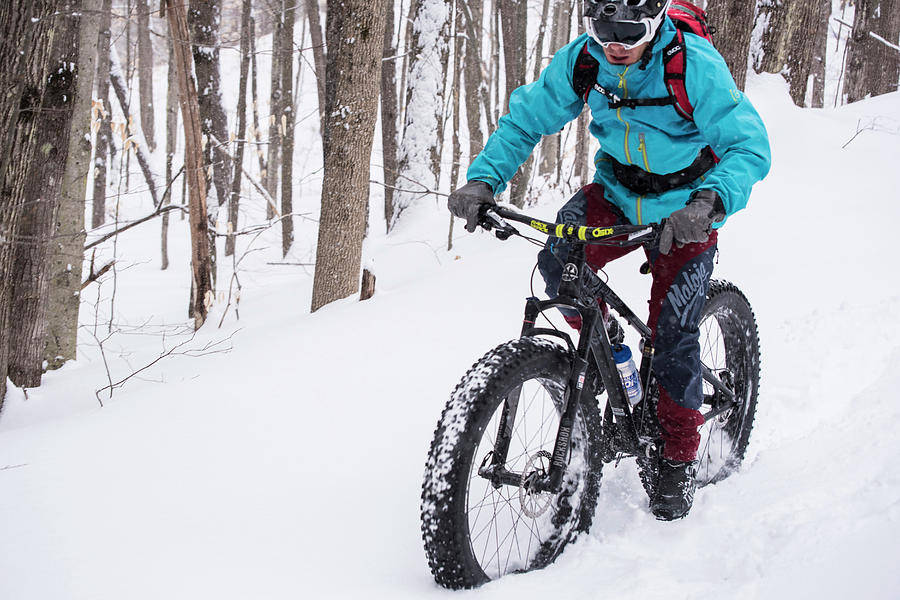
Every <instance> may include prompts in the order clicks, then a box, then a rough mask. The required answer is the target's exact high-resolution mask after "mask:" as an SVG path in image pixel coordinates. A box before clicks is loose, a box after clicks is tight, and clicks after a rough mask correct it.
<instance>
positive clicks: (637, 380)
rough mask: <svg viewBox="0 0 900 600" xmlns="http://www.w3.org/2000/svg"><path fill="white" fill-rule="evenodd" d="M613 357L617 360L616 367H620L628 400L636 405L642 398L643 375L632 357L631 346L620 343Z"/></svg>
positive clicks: (620, 374) (615, 348)
mask: <svg viewBox="0 0 900 600" xmlns="http://www.w3.org/2000/svg"><path fill="white" fill-rule="evenodd" d="M613 358H614V359H615V361H616V368H618V369H619V377H621V378H622V385H623V386H624V387H625V393H626V394H627V395H628V401H629V402H630V403H631V405H632V406H634V405H635V404H637V403H638V402H640V400H641V376H640V373H638V370H637V368H636V367H635V366H634V360H633V359H632V358H631V348H629V347H628V346H626V345H625V344H619V345H618V346H616V347H614V348H613Z"/></svg>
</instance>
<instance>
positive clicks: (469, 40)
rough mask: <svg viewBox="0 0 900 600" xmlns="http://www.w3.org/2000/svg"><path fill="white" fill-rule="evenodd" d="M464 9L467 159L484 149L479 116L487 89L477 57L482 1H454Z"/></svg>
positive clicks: (482, 12)
mask: <svg viewBox="0 0 900 600" xmlns="http://www.w3.org/2000/svg"><path fill="white" fill-rule="evenodd" d="M457 2H459V3H461V5H462V6H463V8H464V9H467V10H464V11H463V19H464V22H465V24H466V28H465V33H466V45H465V48H466V49H465V67H464V68H465V73H464V77H465V82H466V124H467V125H468V128H469V162H471V161H472V160H474V159H475V157H476V156H477V155H478V153H479V152H481V150H482V148H484V133H483V131H482V129H481V115H482V113H483V112H484V111H486V110H487V106H488V104H487V102H488V100H487V90H486V86H485V85H484V76H483V74H482V66H483V63H482V60H481V41H482V38H483V37H484V27H483V25H482V22H483V20H484V1H483V0H457Z"/></svg>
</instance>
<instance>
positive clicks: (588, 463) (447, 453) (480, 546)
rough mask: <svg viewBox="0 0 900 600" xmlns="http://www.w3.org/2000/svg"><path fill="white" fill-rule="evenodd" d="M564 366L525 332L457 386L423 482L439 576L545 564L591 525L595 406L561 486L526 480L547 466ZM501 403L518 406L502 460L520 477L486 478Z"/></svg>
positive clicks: (550, 348)
mask: <svg viewBox="0 0 900 600" xmlns="http://www.w3.org/2000/svg"><path fill="white" fill-rule="evenodd" d="M570 371H571V354H570V353H569V352H568V351H567V350H566V349H564V348H562V347H561V346H559V345H558V344H555V343H553V342H550V341H548V340H545V339H540V338H531V337H526V338H521V339H518V340H513V341H511V342H508V343H506V344H503V345H501V346H499V347H498V348H496V349H494V350H492V351H491V352H489V353H488V354H487V355H485V356H484V357H483V358H482V359H481V360H480V361H479V362H478V363H476V364H475V365H474V366H473V367H472V368H471V369H470V370H469V372H468V373H467V374H466V376H465V377H463V380H462V381H461V382H460V384H459V385H458V386H457V388H456V390H455V391H454V392H453V395H452V397H451V398H450V401H449V402H448V404H447V407H446V408H445V410H444V413H443V415H442V416H441V420H440V421H439V422H438V427H437V430H436V431H435V435H434V440H433V442H432V444H431V450H430V452H429V456H428V461H427V463H426V467H425V481H424V484H423V486H422V537H423V540H424V543H425V551H426V554H427V556H428V563H429V566H430V567H431V571H432V574H433V575H434V578H435V580H436V581H437V582H438V583H439V584H441V585H443V586H445V587H448V588H453V589H457V588H469V587H475V586H478V585H481V584H483V583H485V582H487V581H490V580H492V579H497V578H499V577H502V576H503V575H506V574H508V573H516V572H524V571H531V570H534V569H540V568H543V567H544V566H546V565H548V564H550V563H551V562H553V560H555V559H556V557H557V556H559V554H560V552H562V550H563V548H564V547H565V546H566V544H568V543H569V542H570V541H572V540H573V539H575V537H576V536H577V535H578V534H579V533H581V532H583V531H586V530H587V529H588V528H589V527H590V524H591V519H592V518H593V513H594V508H595V506H596V503H597V492H598V489H599V486H600V469H601V467H602V463H601V461H600V418H599V414H598V412H597V410H596V406H591V407H586V406H584V405H580V406H579V408H578V412H577V415H576V419H575V424H574V427H573V430H572V433H571V445H570V448H571V449H570V454H569V460H568V468H567V470H566V475H565V477H564V480H563V486H562V490H561V491H560V492H559V493H558V494H551V493H548V492H535V491H533V490H532V489H531V488H530V486H529V483H530V482H532V481H534V480H535V479H539V478H541V477H542V476H543V475H545V474H546V473H547V471H548V469H549V466H550V456H551V453H552V452H553V445H554V442H555V439H556V434H557V431H558V428H559V415H560V412H561V411H562V409H563V402H564V392H565V388H566V382H567V379H568V376H569V373H570ZM507 402H511V403H513V404H516V403H517V409H516V414H515V419H514V421H513V422H512V423H511V424H509V425H508V427H509V431H511V432H512V435H511V438H510V447H509V451H508V453H507V459H506V462H505V463H504V464H503V465H502V467H503V468H504V469H505V470H506V471H509V472H512V473H516V474H520V475H521V478H520V482H519V484H518V485H509V484H495V483H493V482H492V481H491V480H490V479H489V478H488V477H487V476H485V475H486V471H485V469H486V468H489V467H490V466H491V464H492V462H493V460H492V459H493V456H494V455H493V453H494V450H495V441H496V439H497V434H498V431H499V428H500V421H501V415H502V414H503V410H504V405H505V404H506V403H507Z"/></svg>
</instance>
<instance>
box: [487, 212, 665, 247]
mask: <svg viewBox="0 0 900 600" xmlns="http://www.w3.org/2000/svg"><path fill="white" fill-rule="evenodd" d="M507 219H508V220H509V221H516V222H518V223H523V224H525V225H528V226H529V227H531V228H532V229H535V230H537V231H539V232H541V233H543V234H544V235H547V236H550V237H556V238H560V239H562V240H565V241H567V242H574V243H581V244H604V245H616V246H632V245H637V244H655V243H657V241H658V239H659V233H660V231H662V226H661V224H660V225H657V224H651V225H613V226H610V227H587V226H583V225H582V226H579V225H573V224H570V223H551V222H548V221H543V220H541V219H537V218H534V217H530V216H528V215H525V214H522V213H520V212H518V211H515V210H511V209H509V208H506V207H503V206H497V205H490V204H486V205H484V207H482V209H481V213H480V216H479V222H478V224H479V225H481V227H483V228H484V229H485V230H487V231H491V230H493V231H494V232H495V234H496V236H497V238H499V239H501V240H506V239H508V238H509V237H510V236H512V235H520V234H519V231H518V230H517V229H516V228H515V227H513V226H512V225H510V224H509V223H508V222H507ZM626 236H627V237H626ZM622 237H625V239H616V238H622Z"/></svg>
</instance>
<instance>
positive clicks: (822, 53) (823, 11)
mask: <svg viewBox="0 0 900 600" xmlns="http://www.w3.org/2000/svg"><path fill="white" fill-rule="evenodd" d="M816 2H817V3H818V5H819V21H818V23H819V24H818V28H817V29H816V37H815V47H814V49H813V64H812V75H813V89H812V104H811V106H812V107H813V108H823V107H824V106H825V64H826V63H825V58H826V55H827V54H828V22H829V21H830V20H831V0H816Z"/></svg>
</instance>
